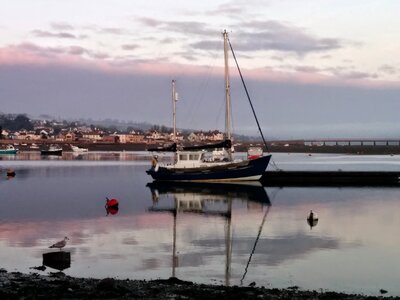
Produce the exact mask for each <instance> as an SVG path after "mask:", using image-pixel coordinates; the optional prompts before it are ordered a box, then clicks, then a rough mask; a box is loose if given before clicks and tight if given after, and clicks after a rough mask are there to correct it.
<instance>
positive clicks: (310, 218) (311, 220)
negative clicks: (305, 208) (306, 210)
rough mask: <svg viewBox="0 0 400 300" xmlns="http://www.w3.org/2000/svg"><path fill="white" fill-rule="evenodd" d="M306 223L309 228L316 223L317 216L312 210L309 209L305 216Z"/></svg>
mask: <svg viewBox="0 0 400 300" xmlns="http://www.w3.org/2000/svg"><path fill="white" fill-rule="evenodd" d="M307 223H308V225H310V229H312V228H313V227H314V226H316V225H317V224H318V216H317V214H316V213H315V212H313V211H312V210H310V214H309V215H308V217H307Z"/></svg>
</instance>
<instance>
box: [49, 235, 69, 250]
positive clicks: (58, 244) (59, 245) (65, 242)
mask: <svg viewBox="0 0 400 300" xmlns="http://www.w3.org/2000/svg"><path fill="white" fill-rule="evenodd" d="M67 240H69V238H68V237H65V238H64V239H63V240H61V241H59V242H57V243H55V244H53V245H51V246H50V247H49V248H58V249H60V251H61V248H64V247H65V245H66V244H67Z"/></svg>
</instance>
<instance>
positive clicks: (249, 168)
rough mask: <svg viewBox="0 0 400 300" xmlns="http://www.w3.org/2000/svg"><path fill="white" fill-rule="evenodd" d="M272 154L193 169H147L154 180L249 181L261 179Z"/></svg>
mask: <svg viewBox="0 0 400 300" xmlns="http://www.w3.org/2000/svg"><path fill="white" fill-rule="evenodd" d="M270 159H271V155H267V156H263V157H260V158H257V159H254V160H249V161H244V162H239V163H231V164H228V165H225V166H215V167H210V168H193V169H169V168H165V167H159V168H158V170H157V171H156V170H155V168H151V169H149V170H147V171H146V173H147V174H149V175H151V177H153V179H154V180H165V181H247V180H259V179H260V178H261V176H262V175H263V173H264V172H265V170H266V169H267V167H268V163H269V161H270Z"/></svg>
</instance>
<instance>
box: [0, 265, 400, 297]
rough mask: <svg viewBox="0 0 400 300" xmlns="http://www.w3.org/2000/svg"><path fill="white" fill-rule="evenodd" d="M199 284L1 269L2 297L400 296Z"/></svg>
mask: <svg viewBox="0 0 400 300" xmlns="http://www.w3.org/2000/svg"><path fill="white" fill-rule="evenodd" d="M255 285H256V283H251V284H250V286H247V287H238V286H231V287H227V286H222V285H206V284H196V283H193V282H190V281H183V280H180V279H178V278H175V277H171V278H169V279H157V280H149V281H146V280H129V279H126V280H123V279H114V278H104V279H93V278H76V277H70V276H67V275H65V274H64V273H62V272H57V273H52V274H51V275H39V274H37V273H30V274H23V273H20V272H7V271H6V270H5V269H0V297H1V298H2V299H25V298H29V299H30V298H33V299H255V298H257V299H382V298H385V299H400V297H393V296H388V297H386V296H385V295H384V294H386V293H387V291H384V290H381V291H380V292H381V294H382V296H367V295H362V294H346V293H342V292H333V291H323V290H320V291H316V290H312V291H306V290H300V289H299V288H298V287H296V286H294V287H289V288H286V289H276V288H264V287H257V286H255Z"/></svg>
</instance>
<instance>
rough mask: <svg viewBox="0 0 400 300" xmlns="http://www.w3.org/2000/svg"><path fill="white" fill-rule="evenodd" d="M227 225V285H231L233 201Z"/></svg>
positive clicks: (229, 208)
mask: <svg viewBox="0 0 400 300" xmlns="http://www.w3.org/2000/svg"><path fill="white" fill-rule="evenodd" d="M226 221H227V222H226V224H225V252H226V264H225V285H226V286H229V285H230V277H231V258H232V239H231V222H232V200H231V199H229V200H228V214H227V220H226Z"/></svg>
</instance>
